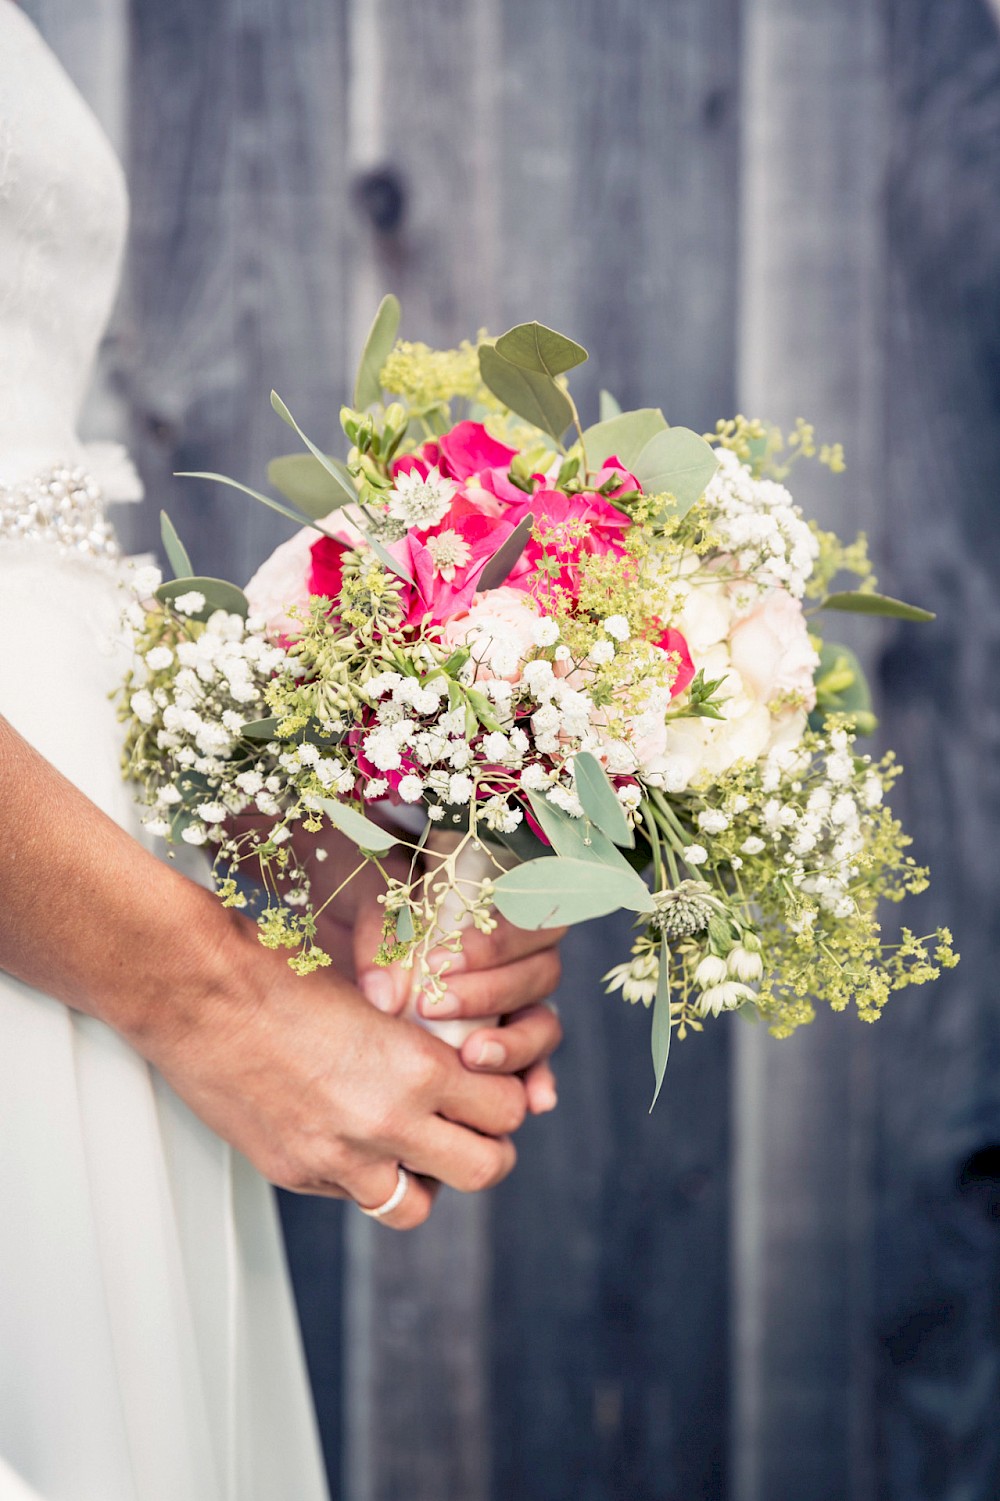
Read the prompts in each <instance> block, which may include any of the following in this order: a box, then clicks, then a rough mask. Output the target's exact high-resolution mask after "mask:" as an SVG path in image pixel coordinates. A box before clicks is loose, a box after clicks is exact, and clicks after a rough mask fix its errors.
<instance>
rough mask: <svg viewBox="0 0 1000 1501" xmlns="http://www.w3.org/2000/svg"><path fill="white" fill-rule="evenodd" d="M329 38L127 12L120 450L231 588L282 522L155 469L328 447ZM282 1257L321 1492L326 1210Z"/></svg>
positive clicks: (331, 352)
mask: <svg viewBox="0 0 1000 1501" xmlns="http://www.w3.org/2000/svg"><path fill="white" fill-rule="evenodd" d="M346 61H347V60H346V49H345V29H344V24H343V16H342V12H341V7H339V6H331V5H329V4H327V3H325V0H297V3H296V4H295V5H294V6H288V5H285V4H281V3H280V0H218V3H215V4H212V5H204V4H201V3H200V0H181V3H177V4H172V5H170V6H163V5H161V4H158V3H155V0H131V3H130V5H129V75H128V77H129V118H130V131H129V152H128V172H129V179H130V183H131V186H132V199H133V210H132V240H131V249H130V255H129V260H128V267H127V281H126V288H125V297H124V317H123V319H122V333H121V336H120V338H119V351H120V354H121V376H120V379H121V384H122V386H123V389H124V390H125V392H126V395H127V399H128V402H129V406H130V410H131V417H132V421H131V442H132V447H133V451H134V453H135V455H136V458H137V460H138V462H139V466H140V469H141V471H142V474H143V477H144V479H145V481H146V486H147V494H148V501H147V505H146V507H145V518H144V530H143V532H142V533H141V535H140V537H139V539H138V540H139V541H140V542H141V543H143V544H144V545H146V546H150V545H155V543H156V539H157V538H158V520H157V517H158V512H159V509H160V508H161V507H164V508H166V509H167V510H168V511H169V512H170V513H171V515H172V517H173V519H174V521H175V523H176V525H177V527H178V530H179V531H180V534H181V536H182V537H183V538H184V539H185V541H186V543H187V545H188V548H189V551H190V553H191V555H192V558H193V560H194V563H195V566H196V567H197V568H198V569H199V570H201V571H204V572H206V573H210V574H211V573H219V574H221V575H222V576H223V577H228V578H233V579H236V580H239V581H242V580H244V579H246V578H247V577H248V576H249V574H250V573H251V572H252V570H253V569H254V568H255V567H256V566H257V564H258V563H259V562H260V561H261V560H262V559H263V558H264V557H265V556H266V555H267V553H268V552H269V551H270V549H271V548H272V547H273V546H274V545H275V543H276V542H278V541H280V540H282V539H283V538H284V537H285V536H287V535H288V533H289V528H288V526H287V524H286V523H284V522H282V521H281V520H280V518H278V517H275V516H274V515H273V514H272V513H270V512H268V511H265V509H264V508H263V507H262V506H257V505H254V503H253V502H252V501H250V500H248V499H247V498H246V497H243V496H240V495H238V494H236V493H235V492H232V491H229V490H224V489H222V488H220V487H217V486H212V485H208V484H205V483H203V482H199V481H192V480H178V479H174V478H172V475H173V473H174V471H176V470H184V469H209V470H217V471H220V472H222V473H224V474H230V475H232V476H234V477H235V478H238V479H241V480H243V481H244V482H247V483H249V484H251V485H255V486H257V487H258V488H260V487H262V485H263V482H264V471H265V467H266V462H267V460H268V459H269V458H271V457H272V456H274V455H275V454H277V453H282V452H288V451H289V450H292V449H294V448H295V446H296V442H297V440H296V439H295V437H294V435H293V434H292V433H291V432H290V431H289V429H288V428H286V427H285V426H284V425H283V424H282V423H281V422H280V421H279V420H278V419H277V418H276V417H275V416H274V414H273V413H272V411H271V409H270V407H269V405H268V391H269V390H270V388H271V387H272V386H274V387H275V388H276V389H277V390H279V391H280V392H281V394H282V396H283V397H284V399H285V400H286V401H287V403H288V405H289V406H290V407H291V409H292V411H293V412H295V414H296V416H297V417H298V418H299V420H300V422H301V423H302V425H303V426H304V427H305V429H306V431H308V432H310V433H312V434H315V435H317V436H318V437H319V439H320V440H321V441H322V440H323V439H324V438H325V439H327V440H330V441H332V437H333V434H334V433H335V432H336V431H338V430H339V428H338V424H337V421H336V414H337V410H338V407H339V405H340V403H341V402H342V401H343V400H344V398H345V397H346V395H347V366H348V363H349V358H350V357H349V355H348V353H347V345H346V337H347V336H346V330H345V317H344V310H345V307H346V301H347V282H346V276H345V267H344V257H345V237H344V219H345V215H346V201H347V183H346V135H347V127H346V115H345V100H346ZM282 1207H283V1211H284V1215H285V1222H286V1227H287V1243H288V1250H289V1261H290V1266H291V1272H292V1277H293V1281H294V1283H295V1286H296V1291H297V1294H298V1296H299V1302H300V1308H301V1309H302V1310H303V1314H304V1317H303V1325H304V1336H305V1344H306V1351H307V1355H308V1357H309V1362H310V1370H311V1374H312V1377H313V1382H314V1389H315V1394H316V1399H317V1404H318V1409H319V1415H320V1420H321V1421H320V1426H321V1430H322V1436H323V1442H324V1449H325V1453H326V1457H327V1464H328V1468H329V1470H330V1474H331V1483H332V1485H333V1487H334V1494H335V1495H336V1494H339V1473H340V1466H341V1461H342V1455H343V1449H344V1445H343V1441H342V1422H341V1408H342V1389H343V1388H342V1352H341V1304H340V1292H341V1286H342V1255H341V1229H342V1222H343V1211H342V1208H341V1207H340V1206H338V1205H331V1204H329V1203H323V1202H321V1201H315V1202H307V1201H304V1200H299V1199H292V1198H284V1199H283V1205H282Z"/></svg>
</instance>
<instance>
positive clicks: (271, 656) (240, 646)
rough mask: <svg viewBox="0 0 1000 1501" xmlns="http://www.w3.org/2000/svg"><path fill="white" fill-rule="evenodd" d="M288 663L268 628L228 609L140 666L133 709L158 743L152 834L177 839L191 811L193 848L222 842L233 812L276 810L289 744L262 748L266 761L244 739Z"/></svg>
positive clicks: (188, 827)
mask: <svg viewBox="0 0 1000 1501" xmlns="http://www.w3.org/2000/svg"><path fill="white" fill-rule="evenodd" d="M127 618H129V619H131V611H129V612H127ZM133 623H134V622H133ZM285 665H286V655H285V652H284V651H283V650H282V648H281V647H279V646H275V645H273V644H272V643H271V642H269V641H268V640H267V639H266V638H265V636H264V633H263V625H262V623H261V622H256V621H249V622H248V621H244V620H243V618H242V617H241V616H239V615H232V614H229V613H228V612H227V611H225V610H216V611H215V612H214V613H213V614H212V615H211V616H210V617H209V619H208V621H207V622H206V623H205V627H204V630H202V631H201V632H199V634H198V635H197V636H196V637H194V639H191V640H180V641H178V642H176V644H175V645H174V646H173V647H170V646H167V645H165V644H163V643H162V642H161V643H160V644H157V645H155V646H152V647H150V648H149V649H148V650H147V651H146V653H145V655H144V656H143V657H142V658H141V659H139V661H137V664H136V670H135V673H134V678H133V680H134V682H135V684H136V685H137V686H135V687H134V689H133V692H132V693H131V696H130V698H129V707H130V709H131V711H132V714H133V715H134V717H135V719H136V720H137V721H138V722H139V723H140V724H141V725H142V726H143V727H144V728H145V729H146V730H147V731H148V733H149V735H150V737H151V742H152V745H153V746H155V763H156V766H157V769H158V774H157V776H156V778H155V779H154V781H153V782H152V783H147V787H148V789H149V790H148V802H149V811H148V813H147V815H146V816H145V818H144V819H143V824H144V827H145V828H146V830H147V831H148V832H149V833H150V834H153V835H157V836H159V837H164V838H165V837H167V836H168V835H170V834H171V832H172V830H173V827H174V823H175V820H176V819H177V816H178V813H179V812H181V811H183V814H184V819H183V827H182V829H181V837H182V838H183V839H184V840H185V841H186V843H188V844H193V845H202V844H208V843H215V844H218V843H220V842H221V840H222V838H223V835H222V830H221V825H222V824H223V822H224V820H225V819H226V817H227V816H228V815H229V814H230V813H240V812H243V811H244V810H245V809H246V808H247V807H249V806H251V805H253V806H254V807H256V808H257V809H258V811H260V812H262V813H265V814H271V815H273V814H277V813H278V811H279V797H280V794H281V793H282V790H283V778H282V777H280V776H279V775H278V774H277V772H276V770H275V757H276V756H277V755H278V753H279V751H280V749H281V748H280V747H279V746H278V745H277V744H272V745H268V746H263V745H262V746H261V750H260V759H259V762H255V761H254V760H249V761H248V760H247V756H246V742H245V741H242V740H241V736H242V732H243V729H244V726H245V725H246V724H248V723H250V722H252V721H254V720H259V719H262V718H266V717H267V714H268V708H267V702H266V698H265V690H266V688H267V685H268V683H269V682H270V680H271V677H272V676H273V674H274V673H275V672H276V671H277V670H278V669H279V668H281V667H284V666H285ZM238 751H239V758H238V759H236V757H237V752H238ZM151 759H152V758H151Z"/></svg>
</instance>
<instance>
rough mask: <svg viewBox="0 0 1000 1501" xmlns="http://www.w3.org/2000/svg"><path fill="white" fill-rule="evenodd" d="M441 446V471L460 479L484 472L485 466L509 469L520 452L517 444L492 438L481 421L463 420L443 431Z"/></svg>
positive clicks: (438, 442)
mask: <svg viewBox="0 0 1000 1501" xmlns="http://www.w3.org/2000/svg"><path fill="white" fill-rule="evenodd" d="M425 447H426V445H425ZM437 447H438V449H439V451H440V460H439V462H440V466H441V473H442V474H445V475H447V476H448V477H449V479H457V480H465V479H468V478H469V477H470V475H473V474H481V473H482V471H483V470H484V469H502V470H504V471H506V470H508V469H509V468H510V464H511V460H512V459H513V458H514V457H515V456H516V454H517V449H516V448H508V447H507V445H506V443H498V442H497V440H496V438H491V437H490V435H489V433H488V432H487V431H486V429H485V427H484V426H483V424H482V423H481V422H459V423H458V425H457V426H456V427H453V428H452V429H451V431H450V432H447V433H444V434H442V436H441V437H440V438H439V439H438V441H437ZM432 462H433V461H432Z"/></svg>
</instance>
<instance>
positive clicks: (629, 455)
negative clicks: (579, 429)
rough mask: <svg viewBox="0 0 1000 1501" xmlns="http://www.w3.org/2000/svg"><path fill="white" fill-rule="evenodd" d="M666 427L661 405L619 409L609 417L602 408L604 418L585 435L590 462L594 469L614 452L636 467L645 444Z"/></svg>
mask: <svg viewBox="0 0 1000 1501" xmlns="http://www.w3.org/2000/svg"><path fill="white" fill-rule="evenodd" d="M666 428H667V419H666V418H665V417H664V415H663V413H662V412H661V411H660V409H659V407H639V408H638V410H636V411H634V412H619V413H617V414H615V415H612V416H608V417H606V416H605V415H604V411H603V409H602V411H601V421H600V422H595V424H594V426H593V427H588V428H587V430H586V432H585V433H584V435H583V444H584V447H585V448H586V450H587V462H588V464H589V465H590V467H591V468H592V469H600V467H601V465H602V464H603V463H604V461H605V460H606V459H609V458H611V457H612V455H613V456H614V457H616V458H618V459H620V460H621V462H622V463H623V464H624V465H625V467H626V469H632V470H634V469H635V466H636V464H637V463H638V462H639V455H640V454H641V453H642V451H643V449H644V448H645V447H646V444H647V443H648V442H649V441H650V439H651V438H655V437H656V435H657V433H662V432H665V431H666Z"/></svg>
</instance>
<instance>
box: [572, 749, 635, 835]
mask: <svg viewBox="0 0 1000 1501" xmlns="http://www.w3.org/2000/svg"><path fill="white" fill-rule="evenodd" d="M573 770H574V773H575V775H576V794H577V797H578V798H579V799H580V802H581V803H582V804H583V811H584V812H585V813H586V815H587V817H588V818H589V819H591V820H592V821H593V823H595V824H596V825H597V827H598V828H599V829H600V830H601V833H602V834H607V836H608V838H609V839H610V840H612V841H613V843H615V844H624V845H626V846H627V847H628V848H629V849H632V848H634V846H635V835H634V834H633V832H632V829H631V826H630V824H629V821H628V819H627V818H626V817H625V810H624V808H623V807H622V805H621V803H620V802H619V801H618V797H617V794H616V793H615V789H614V788H613V787H612V785H611V782H610V780H609V779H608V774H607V772H606V771H605V770H604V767H603V766H602V765H601V763H600V761H598V759H597V757H596V756H593V755H591V753H590V751H580V752H578V754H577V755H576V756H575V757H574V758H573Z"/></svg>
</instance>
